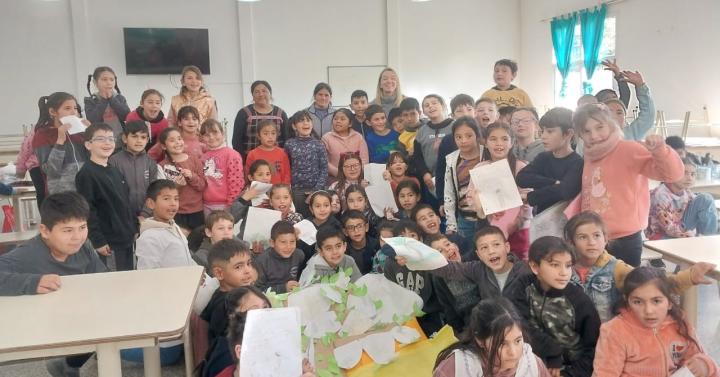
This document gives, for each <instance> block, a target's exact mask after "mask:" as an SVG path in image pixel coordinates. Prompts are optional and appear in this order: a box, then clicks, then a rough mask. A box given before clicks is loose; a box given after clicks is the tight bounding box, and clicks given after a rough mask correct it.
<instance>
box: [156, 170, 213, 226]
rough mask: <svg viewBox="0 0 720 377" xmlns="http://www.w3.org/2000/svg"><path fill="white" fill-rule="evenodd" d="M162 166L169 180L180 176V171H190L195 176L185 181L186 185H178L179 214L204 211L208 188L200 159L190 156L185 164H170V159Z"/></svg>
mask: <svg viewBox="0 0 720 377" xmlns="http://www.w3.org/2000/svg"><path fill="white" fill-rule="evenodd" d="M160 166H161V167H162V168H163V170H164V171H165V175H166V176H167V177H168V179H173V178H174V177H176V176H177V175H179V174H180V169H189V170H190V171H192V173H193V175H192V178H190V179H187V178H186V179H185V181H186V183H187V184H186V185H184V186H180V185H178V192H179V194H180V208H178V213H180V214H188V213H195V212H200V211H202V210H203V191H204V190H205V187H206V186H207V183H206V182H205V174H204V173H203V166H202V163H201V162H200V159H197V158H195V157H193V156H189V157H188V159H187V160H185V161H183V162H170V161H169V160H168V159H164V160H162V161H161V162H160Z"/></svg>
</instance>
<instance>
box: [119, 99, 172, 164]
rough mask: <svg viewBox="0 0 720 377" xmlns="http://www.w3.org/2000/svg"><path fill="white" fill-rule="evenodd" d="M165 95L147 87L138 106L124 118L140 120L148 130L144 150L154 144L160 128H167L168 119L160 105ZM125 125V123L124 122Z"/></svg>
mask: <svg viewBox="0 0 720 377" xmlns="http://www.w3.org/2000/svg"><path fill="white" fill-rule="evenodd" d="M164 100H165V97H163V95H162V94H161V93H160V92H159V91H158V90H157V89H147V90H145V91H144V92H143V93H142V96H140V106H138V107H137V108H136V109H135V110H133V111H131V112H130V114H128V115H127V117H126V118H125V122H130V121H133V120H141V121H143V122H144V123H145V125H146V126H147V128H148V129H149V130H150V131H149V136H150V137H149V141H148V143H147V146H146V147H145V150H146V151H148V150H150V148H152V147H153V146H154V145H155V144H157V138H158V136H159V135H160V132H162V130H164V129H166V128H168V127H169V126H168V120H167V119H166V118H165V114H163V112H162V105H163V101H164ZM125 126H126V127H127V124H125Z"/></svg>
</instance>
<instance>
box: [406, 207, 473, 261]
mask: <svg viewBox="0 0 720 377" xmlns="http://www.w3.org/2000/svg"><path fill="white" fill-rule="evenodd" d="M410 219H411V220H412V221H414V222H415V223H416V224H417V225H418V227H419V228H420V231H421V235H422V236H423V238H425V237H427V236H430V235H432V234H438V233H440V217H439V216H438V215H437V212H435V210H434V209H433V208H432V207H431V206H430V205H429V204H425V203H420V204H418V205H417V206H415V209H414V210H413V211H412V213H411V214H410ZM448 239H449V240H450V241H451V242H453V243H455V244H456V245H458V246H459V247H460V253H461V254H462V258H463V260H467V261H470V260H477V256H476V255H475V251H474V249H475V247H474V246H473V244H472V242H470V241H468V240H467V239H466V238H464V237H462V236H461V235H459V234H457V233H450V234H448Z"/></svg>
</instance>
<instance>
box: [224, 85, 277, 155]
mask: <svg viewBox="0 0 720 377" xmlns="http://www.w3.org/2000/svg"><path fill="white" fill-rule="evenodd" d="M250 93H251V94H252V98H253V103H251V104H249V105H247V106H245V107H243V108H242V109H240V111H238V113H237V116H235V125H234V127H233V130H234V131H233V139H232V145H233V148H235V150H236V151H238V152H239V153H240V154H241V155H242V156H243V158H246V157H247V154H248V152H250V151H251V150H253V149H254V148H256V147H257V146H258V145H259V144H260V139H259V138H258V135H259V131H258V129H257V127H258V125H259V123H260V122H261V121H265V120H269V121H272V122H273V123H274V124H275V128H276V130H277V133H278V144H279V145H280V146H281V147H282V146H283V143H284V142H285V140H287V136H288V135H287V130H286V129H285V126H284V125H285V124H286V123H287V120H288V119H287V115H286V114H285V111H284V110H283V109H281V108H279V107H277V106H275V105H273V104H272V100H273V98H272V87H271V86H270V84H269V83H268V82H267V81H263V80H258V81H255V82H253V83H252V84H251V85H250Z"/></svg>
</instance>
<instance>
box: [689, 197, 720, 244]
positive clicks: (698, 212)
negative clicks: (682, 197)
mask: <svg viewBox="0 0 720 377" xmlns="http://www.w3.org/2000/svg"><path fill="white" fill-rule="evenodd" d="M717 221H718V219H717V211H716V210H715V200H714V199H713V197H712V196H711V195H710V194H708V193H704V192H701V193H699V194H697V196H695V198H694V199H693V200H692V201H691V202H690V204H688V207H687V208H686V209H685V213H683V218H682V222H683V225H684V226H685V229H687V230H692V229H697V233H698V235H700V234H703V235H708V234H716V233H717V230H718V226H717V225H718V222H717Z"/></svg>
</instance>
